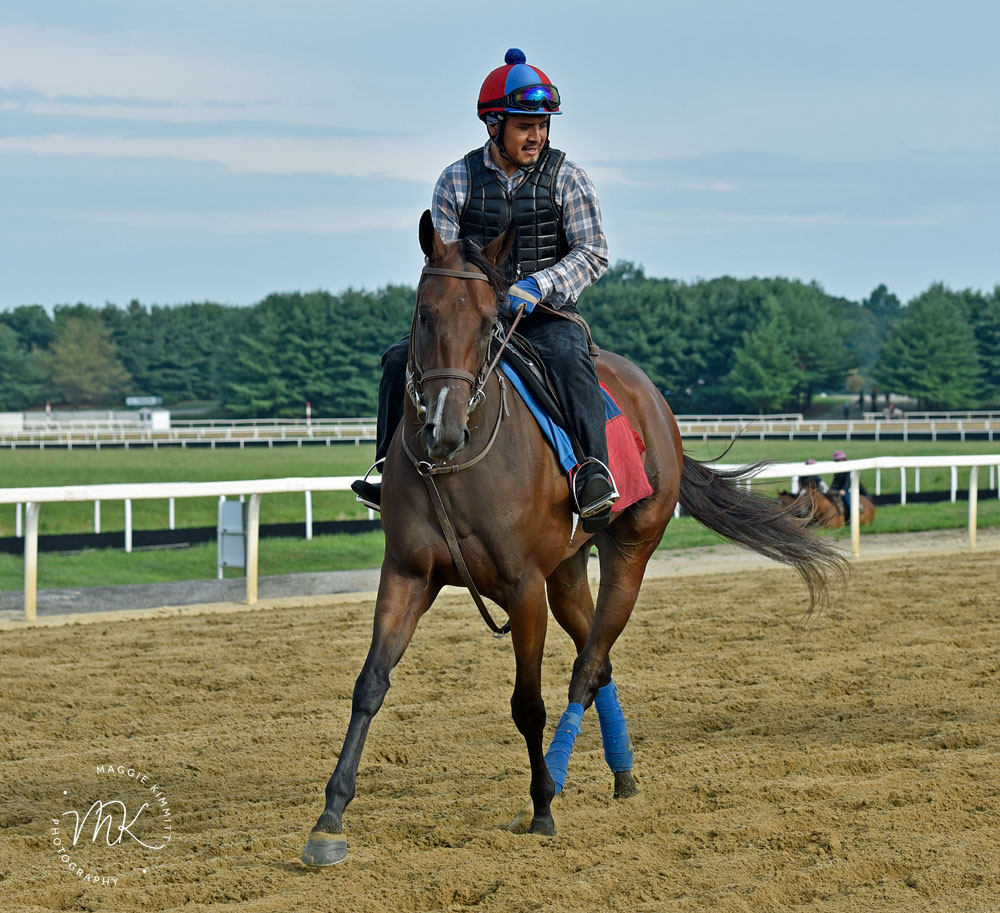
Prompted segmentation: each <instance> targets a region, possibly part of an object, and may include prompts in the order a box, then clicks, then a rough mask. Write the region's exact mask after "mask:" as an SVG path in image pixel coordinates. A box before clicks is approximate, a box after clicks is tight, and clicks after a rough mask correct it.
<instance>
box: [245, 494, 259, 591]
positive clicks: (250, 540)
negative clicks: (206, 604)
mask: <svg viewBox="0 0 1000 913" xmlns="http://www.w3.org/2000/svg"><path fill="white" fill-rule="evenodd" d="M246 537H247V540H246V541H247V567H246V572H247V605H253V604H254V603H255V602H256V601H257V556H258V554H259V544H260V495H250V503H249V505H248V506H247V528H246Z"/></svg>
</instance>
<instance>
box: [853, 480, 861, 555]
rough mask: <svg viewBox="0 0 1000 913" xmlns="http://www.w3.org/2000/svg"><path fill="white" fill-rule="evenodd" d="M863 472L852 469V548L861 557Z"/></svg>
mask: <svg viewBox="0 0 1000 913" xmlns="http://www.w3.org/2000/svg"><path fill="white" fill-rule="evenodd" d="M860 476H861V473H859V472H858V470H857V469H852V470H851V550H852V551H853V553H854V557H855V558H860V557H861V513H860V511H859V509H858V502H859V501H860V500H861V479H860Z"/></svg>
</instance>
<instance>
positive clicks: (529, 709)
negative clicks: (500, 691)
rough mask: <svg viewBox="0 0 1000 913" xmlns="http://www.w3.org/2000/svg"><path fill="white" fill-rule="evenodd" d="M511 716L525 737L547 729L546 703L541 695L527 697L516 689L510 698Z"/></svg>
mask: <svg viewBox="0 0 1000 913" xmlns="http://www.w3.org/2000/svg"><path fill="white" fill-rule="evenodd" d="M510 715H511V717H512V718H513V720H514V725H515V726H517V731H518V732H520V733H521V735H523V736H528V735H534V734H536V733H539V732H542V731H543V730H544V729H545V702H544V701H543V700H542V696H541V694H537V695H526V694H524V693H523V692H520V691H518V690H517V689H515V690H514V693H513V694H512V695H511V698H510Z"/></svg>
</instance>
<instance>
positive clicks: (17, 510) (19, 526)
mask: <svg viewBox="0 0 1000 913" xmlns="http://www.w3.org/2000/svg"><path fill="white" fill-rule="evenodd" d="M14 535H15V536H17V538H18V539H20V538H21V537H22V536H23V535H24V521H23V520H22V518H21V505H20V504H17V505H15V507H14Z"/></svg>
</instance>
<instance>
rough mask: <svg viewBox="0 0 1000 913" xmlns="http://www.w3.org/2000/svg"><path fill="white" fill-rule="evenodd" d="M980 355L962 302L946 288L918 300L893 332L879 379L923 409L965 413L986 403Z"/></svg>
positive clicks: (884, 350)
mask: <svg viewBox="0 0 1000 913" xmlns="http://www.w3.org/2000/svg"><path fill="white" fill-rule="evenodd" d="M979 376H980V366H979V353H978V351H977V348H976V338H975V335H974V334H973V331H972V327H971V326H970V324H969V320H968V315H967V313H966V309H965V307H963V304H962V300H961V297H960V296H959V295H956V294H955V293H954V292H952V291H951V290H949V289H947V288H945V287H944V286H943V285H941V284H935V285H932V286H931V287H930V288H929V289H928V290H927V291H926V292H924V293H923V294H921V295H919V296H918V297H917V298H914V299H913V301H911V302H910V303H909V304H908V305H907V306H906V309H905V311H904V312H903V316H902V317H900V319H899V320H898V321H897V322H896V323H895V324H894V326H893V328H892V329H891V330H890V331H889V335H888V336H887V337H886V340H885V343H884V345H883V346H882V353H881V356H880V358H879V364H878V368H877V370H876V377H877V378H878V383H879V386H880V387H881V389H883V390H885V391H887V392H888V391H892V392H894V393H905V394H908V395H909V396H913V397H915V398H916V399H917V400H918V402H919V403H920V405H921V406H922V407H923V408H938V409H964V408H969V407H970V406H973V405H975V404H976V403H977V402H978V401H979V400H980V399H981V398H982V396H981V390H980V388H979Z"/></svg>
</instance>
